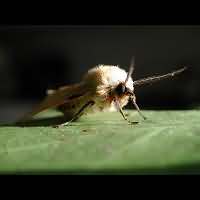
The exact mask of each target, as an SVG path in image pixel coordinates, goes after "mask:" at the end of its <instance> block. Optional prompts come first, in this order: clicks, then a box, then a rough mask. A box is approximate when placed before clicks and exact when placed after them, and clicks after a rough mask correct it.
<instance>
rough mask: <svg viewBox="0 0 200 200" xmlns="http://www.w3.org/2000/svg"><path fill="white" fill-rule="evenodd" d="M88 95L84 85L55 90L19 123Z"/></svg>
mask: <svg viewBox="0 0 200 200" xmlns="http://www.w3.org/2000/svg"><path fill="white" fill-rule="evenodd" d="M87 93H88V89H87V87H85V85H84V84H82V83H80V84H74V85H69V86H64V87H61V88H59V89H58V90H56V91H55V92H54V93H53V94H50V95H48V96H47V97H46V98H45V99H44V100H43V101H42V102H41V103H40V104H39V105H37V106H36V107H35V108H33V110H32V111H31V112H29V113H27V114H26V115H25V116H24V117H23V118H22V119H21V120H20V121H26V120H28V119H30V118H31V117H33V116H34V115H36V114H38V113H40V112H42V111H44V110H46V109H49V108H56V107H58V106H60V105H64V104H65V105H69V104H71V103H72V101H74V100H76V99H77V98H79V97H80V96H84V95H86V94H87Z"/></svg>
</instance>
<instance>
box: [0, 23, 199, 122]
mask: <svg viewBox="0 0 200 200" xmlns="http://www.w3.org/2000/svg"><path fill="white" fill-rule="evenodd" d="M199 55H200V26H191V25H190V26H175V25H173V26H167V25H165V26H159V25H156V26H143V25H138V26H92V25H91V26H77V25H76V26H67V25H66V26H1V27H0V81H1V84H0V96H1V98H0V122H12V121H15V120H16V119H18V118H20V117H21V116H22V115H23V114H24V113H25V112H27V111H30V110H31V108H32V107H33V106H34V105H35V104H37V103H38V102H39V101H41V100H42V99H43V98H44V97H45V92H46V89H47V88H57V87H59V86H63V85H66V84H72V83H76V82H79V81H80V79H81V77H82V75H83V74H84V73H85V72H86V71H87V70H88V69H90V68H91V67H93V66H95V65H97V64H109V65H119V66H120V67H122V68H125V69H126V70H128V68H129V64H130V59H131V57H132V56H135V59H136V69H135V72H134V74H133V79H134V80H136V79H139V78H142V77H146V76H150V75H156V74H164V73H168V72H171V71H173V70H175V69H178V68H180V67H182V66H188V67H189V68H188V70H187V72H185V73H183V74H180V75H179V76H177V77H175V78H173V80H170V79H168V80H163V81H161V82H157V83H154V84H152V85H146V86H143V87H139V88H136V95H137V100H138V104H139V106H140V107H141V109H188V108H191V107H194V106H197V105H198V104H199V102H200V95H199V94H200V78H199V76H200V68H199V65H200V56H199ZM128 107H129V105H128Z"/></svg>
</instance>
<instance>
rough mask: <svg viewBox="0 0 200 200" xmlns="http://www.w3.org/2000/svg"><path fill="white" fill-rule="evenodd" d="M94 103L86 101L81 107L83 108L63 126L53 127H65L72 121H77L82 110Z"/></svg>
mask: <svg viewBox="0 0 200 200" xmlns="http://www.w3.org/2000/svg"><path fill="white" fill-rule="evenodd" d="M94 103H95V102H94V101H88V102H87V103H86V104H85V105H83V107H82V108H81V109H80V110H79V111H78V112H77V113H76V114H75V115H74V116H73V117H72V119H71V120H70V121H68V122H65V123H63V124H60V125H57V126H55V127H61V126H67V125H68V124H69V123H71V122H73V121H74V120H77V119H78V118H79V117H80V116H81V115H82V114H83V113H84V110H85V109H86V108H88V107H90V106H93V105H94Z"/></svg>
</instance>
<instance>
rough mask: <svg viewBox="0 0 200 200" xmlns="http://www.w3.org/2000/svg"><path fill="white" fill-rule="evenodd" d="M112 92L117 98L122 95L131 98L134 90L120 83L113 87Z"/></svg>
mask: <svg viewBox="0 0 200 200" xmlns="http://www.w3.org/2000/svg"><path fill="white" fill-rule="evenodd" d="M114 92H115V94H116V95H117V96H119V97H121V96H124V95H127V96H133V95H134V88H133V89H130V88H129V87H128V86H127V85H126V83H125V82H121V83H119V84H118V85H117V86H116V87H115V89H114Z"/></svg>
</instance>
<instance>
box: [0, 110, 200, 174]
mask: <svg viewBox="0 0 200 200" xmlns="http://www.w3.org/2000/svg"><path fill="white" fill-rule="evenodd" d="M125 112H126V113H127V114H128V118H129V119H130V120H132V121H139V123H138V124H128V123H127V122H126V121H125V120H124V119H123V118H122V116H121V115H120V114H119V113H117V112H114V113H95V114H91V115H87V116H83V117H82V118H81V119H80V120H79V121H77V122H73V123H71V124H70V125H69V126H66V127H63V128H53V127H52V125H53V124H55V123H58V122H59V121H62V118H61V116H60V115H58V113H57V112H54V111H49V112H46V113H43V114H41V115H39V116H38V117H37V118H36V119H35V120H33V121H31V122H29V123H26V124H25V125H23V126H16V125H13V126H11V125H1V126H0V173H1V174H4V173H12V174H13V173H36V174H37V173H41V174H44V173H47V174H48V173H50V174H51V173H56V174H57V173H77V174H86V173H89V174H94V173H97V174H98V173H100V174H106V173H109V174H111V173H116V174H124V173H131V174H152V173H153V174H163V173H164V174H172V173H176V174H178V173H199V172H200V124H199V118H200V114H199V111H198V110H179V111H150V110H149V111H143V114H144V115H145V116H146V117H147V118H148V119H147V120H145V121H144V120H143V119H141V118H140V116H138V113H137V112H136V111H132V110H130V111H125ZM56 116H57V117H56Z"/></svg>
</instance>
